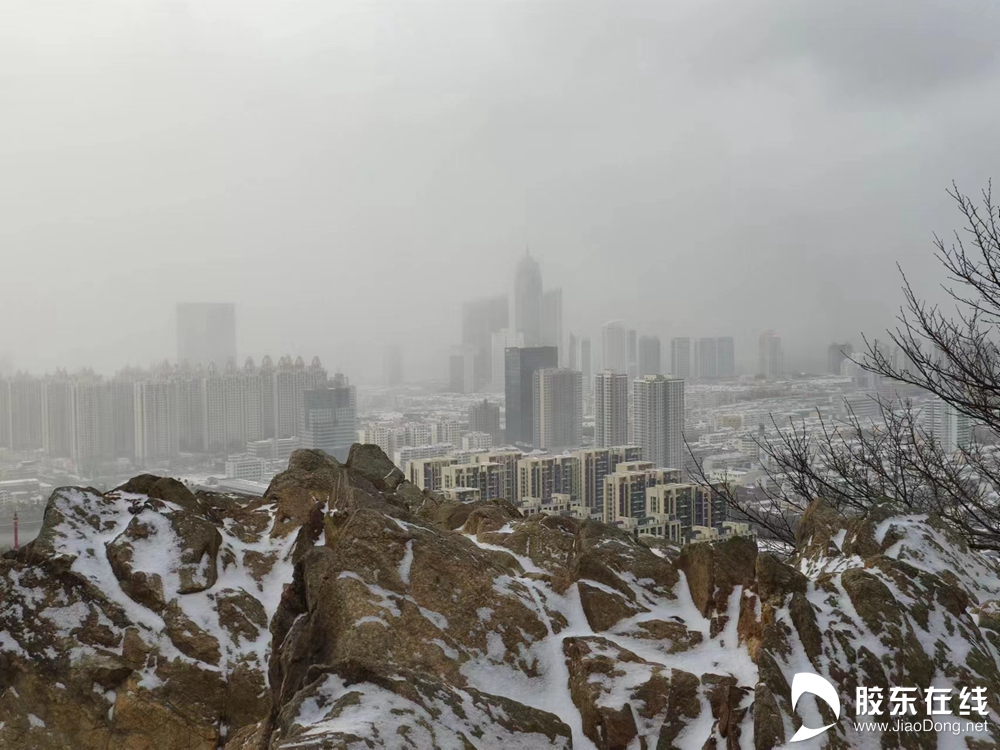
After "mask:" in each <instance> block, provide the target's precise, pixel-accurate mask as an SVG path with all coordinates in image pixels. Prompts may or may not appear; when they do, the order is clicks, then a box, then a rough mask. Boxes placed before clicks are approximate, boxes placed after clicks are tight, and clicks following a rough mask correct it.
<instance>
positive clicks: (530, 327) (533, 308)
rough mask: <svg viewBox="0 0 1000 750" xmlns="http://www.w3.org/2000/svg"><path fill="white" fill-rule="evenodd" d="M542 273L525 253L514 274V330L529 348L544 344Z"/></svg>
mask: <svg viewBox="0 0 1000 750" xmlns="http://www.w3.org/2000/svg"><path fill="white" fill-rule="evenodd" d="M542 297H543V293H542V272H541V269H539V267H538V263H537V262H536V261H535V259H534V258H532V257H531V253H525V255H524V257H523V258H521V262H520V263H518V264H517V271H515V273H514V316H513V317H514V330H515V331H517V332H518V333H520V334H521V335H523V336H524V345H525V346H526V347H528V348H533V347H537V346H540V345H541V344H542V309H543V308H542Z"/></svg>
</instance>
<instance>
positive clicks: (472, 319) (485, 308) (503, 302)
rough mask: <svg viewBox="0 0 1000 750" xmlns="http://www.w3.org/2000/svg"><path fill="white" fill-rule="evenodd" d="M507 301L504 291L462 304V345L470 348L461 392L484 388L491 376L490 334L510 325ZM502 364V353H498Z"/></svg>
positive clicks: (493, 364) (492, 362)
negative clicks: (466, 380) (467, 380)
mask: <svg viewBox="0 0 1000 750" xmlns="http://www.w3.org/2000/svg"><path fill="white" fill-rule="evenodd" d="M508 308H509V302H508V300H507V295H506V294H501V295H497V296H493V297H486V298H484V299H478V300H474V301H472V302H466V303H465V304H464V305H462V346H463V347H464V348H467V349H468V350H470V351H471V356H472V373H471V377H470V383H469V385H468V386H467V389H466V390H465V391H463V392H467V393H472V392H475V391H481V390H483V389H484V388H487V387H488V386H489V385H490V383H491V381H492V378H493V369H494V367H495V363H494V351H493V334H495V333H498V332H499V331H502V330H504V329H505V328H508V327H509V322H508V321H509V318H510V313H509V309H508ZM499 364H500V366H501V367H503V353H502V352H501V356H500V363H499Z"/></svg>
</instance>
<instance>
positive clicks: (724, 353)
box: [715, 336, 736, 378]
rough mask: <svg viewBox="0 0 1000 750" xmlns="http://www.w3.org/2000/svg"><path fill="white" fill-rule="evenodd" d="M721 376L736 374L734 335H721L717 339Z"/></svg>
mask: <svg viewBox="0 0 1000 750" xmlns="http://www.w3.org/2000/svg"><path fill="white" fill-rule="evenodd" d="M715 341H716V351H717V353H718V363H719V377H720V378H731V377H734V376H735V375H736V346H735V345H734V344H733V337H732V336H720V337H719V338H717V339H716V340H715Z"/></svg>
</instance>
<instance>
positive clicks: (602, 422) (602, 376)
mask: <svg viewBox="0 0 1000 750" xmlns="http://www.w3.org/2000/svg"><path fill="white" fill-rule="evenodd" d="M627 443H628V375H626V374H625V373H620V372H612V371H611V370H605V371H604V372H601V373H598V374H597V376H596V377H595V378H594V445H595V446H596V447H598V448H608V447H611V446H614V445H626V444H627Z"/></svg>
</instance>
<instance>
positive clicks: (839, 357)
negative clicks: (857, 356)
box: [826, 341, 854, 375]
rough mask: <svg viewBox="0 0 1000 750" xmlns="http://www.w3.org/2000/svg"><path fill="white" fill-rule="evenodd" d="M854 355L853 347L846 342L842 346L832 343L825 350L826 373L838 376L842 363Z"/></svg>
mask: <svg viewBox="0 0 1000 750" xmlns="http://www.w3.org/2000/svg"><path fill="white" fill-rule="evenodd" d="M853 354H854V347H853V346H852V345H851V344H850V343H849V342H847V341H845V342H844V343H843V344H837V343H833V344H830V346H829V347H828V348H827V350H826V358H827V372H829V373H830V374H831V375H840V374H842V373H841V368H842V367H843V365H844V362H846V361H847V360H849V359H850V358H851V356H852V355H853Z"/></svg>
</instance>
